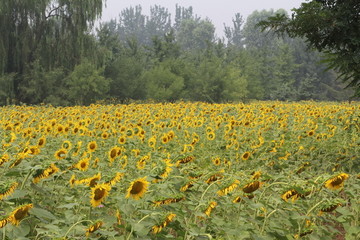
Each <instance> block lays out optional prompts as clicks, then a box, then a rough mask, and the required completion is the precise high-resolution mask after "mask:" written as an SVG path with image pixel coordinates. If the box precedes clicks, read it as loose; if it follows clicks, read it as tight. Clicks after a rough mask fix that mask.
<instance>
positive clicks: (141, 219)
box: [138, 214, 150, 223]
mask: <svg viewBox="0 0 360 240" xmlns="http://www.w3.org/2000/svg"><path fill="white" fill-rule="evenodd" d="M148 217H150V214H148V215H146V216H144V217H143V218H142V219H140V220H139V221H138V223H141V222H142V221H143V220H145V219H146V218H148Z"/></svg>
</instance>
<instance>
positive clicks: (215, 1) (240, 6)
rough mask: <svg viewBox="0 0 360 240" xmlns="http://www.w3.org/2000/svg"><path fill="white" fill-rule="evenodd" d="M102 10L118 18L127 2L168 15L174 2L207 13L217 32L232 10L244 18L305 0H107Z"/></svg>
mask: <svg viewBox="0 0 360 240" xmlns="http://www.w3.org/2000/svg"><path fill="white" fill-rule="evenodd" d="M106 2H107V3H106V5H107V6H106V8H105V9H104V11H103V14H102V21H109V20H110V19H113V18H118V16H119V13H120V12H121V10H123V9H125V8H128V7H130V6H136V5H141V6H142V12H143V14H145V15H148V14H149V12H150V6H153V5H160V6H162V7H166V8H167V9H168V10H169V12H170V13H171V16H172V17H174V15H175V5H176V4H178V5H179V6H181V7H189V6H192V7H193V12H194V14H196V15H198V16H200V17H201V18H205V17H208V18H209V19H210V20H211V21H212V23H213V24H214V25H215V27H216V33H217V35H221V36H222V35H223V28H224V23H225V24H226V25H227V26H229V25H231V20H232V18H233V17H234V16H235V13H240V14H241V15H242V16H243V17H244V18H245V19H246V17H247V16H248V15H249V14H251V13H252V12H253V11H255V10H263V9H266V10H270V9H274V10H277V9H280V8H283V9H285V10H286V11H288V12H289V13H291V9H292V8H294V7H296V8H297V7H299V6H300V4H301V2H305V0H107V1H106Z"/></svg>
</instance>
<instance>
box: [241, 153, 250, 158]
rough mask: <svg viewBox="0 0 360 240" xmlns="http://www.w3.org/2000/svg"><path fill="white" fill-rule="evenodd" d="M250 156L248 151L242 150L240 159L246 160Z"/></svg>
mask: <svg viewBox="0 0 360 240" xmlns="http://www.w3.org/2000/svg"><path fill="white" fill-rule="evenodd" d="M249 157H250V152H244V154H243V155H242V156H241V159H242V160H248V159H249Z"/></svg>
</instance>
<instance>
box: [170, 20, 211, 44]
mask: <svg viewBox="0 0 360 240" xmlns="http://www.w3.org/2000/svg"><path fill="white" fill-rule="evenodd" d="M214 39H215V26H214V24H213V23H212V22H211V21H210V20H209V19H205V20H203V19H194V18H193V19H185V20H182V21H181V26H180V28H179V30H178V32H177V40H178V42H179V44H180V45H181V47H182V49H184V50H191V49H205V48H206V47H207V45H208V44H209V43H212V42H214Z"/></svg>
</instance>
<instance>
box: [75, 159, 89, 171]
mask: <svg viewBox="0 0 360 240" xmlns="http://www.w3.org/2000/svg"><path fill="white" fill-rule="evenodd" d="M89 165H90V158H83V159H81V160H80V161H79V162H78V163H77V164H75V165H74V167H76V168H77V169H79V170H80V171H83V172H85V171H86V170H88V168H89Z"/></svg>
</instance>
